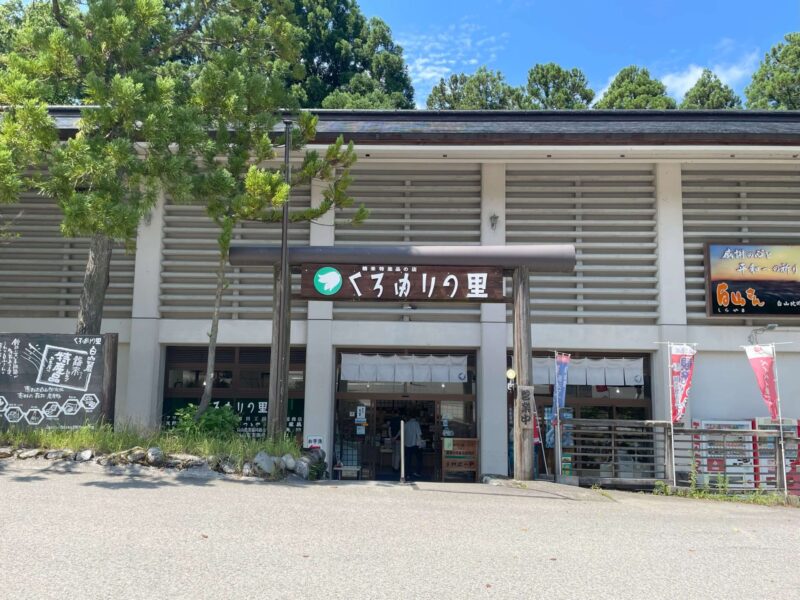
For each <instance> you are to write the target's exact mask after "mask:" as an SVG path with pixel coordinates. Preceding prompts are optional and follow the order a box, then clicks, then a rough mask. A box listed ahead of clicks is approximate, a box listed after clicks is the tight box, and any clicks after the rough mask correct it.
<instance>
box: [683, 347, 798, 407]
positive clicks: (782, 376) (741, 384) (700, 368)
mask: <svg viewBox="0 0 800 600" xmlns="http://www.w3.org/2000/svg"><path fill="white" fill-rule="evenodd" d="M778 383H779V387H780V390H779V391H780V397H781V405H782V407H783V416H784V417H785V418H795V419H797V418H800V354H797V353H791V354H790V353H785V352H784V353H781V346H778ZM689 411H690V415H691V418H692V419H693V420H699V419H752V418H755V417H768V416H769V412H768V411H767V406H766V404H764V401H763V400H762V399H761V392H760V391H759V390H758V385H757V384H756V378H755V376H754V374H753V371H752V369H751V368H750V363H748V361H747V356H746V355H745V353H744V351H743V350H739V351H738V352H703V351H700V352H698V353H697V360H696V362H695V370H694V384H693V385H692V389H691V391H690V392H689Z"/></svg>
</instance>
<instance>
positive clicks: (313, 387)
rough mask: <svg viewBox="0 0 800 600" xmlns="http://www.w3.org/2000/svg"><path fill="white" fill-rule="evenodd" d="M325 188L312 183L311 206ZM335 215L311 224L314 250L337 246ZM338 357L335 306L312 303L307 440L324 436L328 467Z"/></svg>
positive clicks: (308, 334)
mask: <svg viewBox="0 0 800 600" xmlns="http://www.w3.org/2000/svg"><path fill="white" fill-rule="evenodd" d="M324 189H325V184H324V183H323V182H321V181H316V180H315V181H312V182H311V205H312V206H314V207H316V206H319V205H320V202H322V199H323V198H322V193H323V191H324ZM333 225H334V220H333V211H329V212H328V213H327V214H325V215H323V216H322V217H320V218H319V219H317V220H316V222H312V223H311V231H310V244H311V245H312V246H333V245H334V227H333ZM335 361H336V353H335V349H334V343H333V302H323V301H317V300H311V301H309V303H308V323H307V335H306V372H305V405H304V416H303V438H304V439H305V437H306V436H309V435H313V436H318V435H321V436H323V437H324V448H323V449H324V450H325V453H326V455H327V457H328V458H327V461H328V465H329V466H332V459H333V417H334V414H333V411H334V393H335V385H336V380H335V379H336V372H335V368H336V362H335Z"/></svg>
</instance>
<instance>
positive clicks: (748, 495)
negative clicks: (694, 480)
mask: <svg viewBox="0 0 800 600" xmlns="http://www.w3.org/2000/svg"><path fill="white" fill-rule="evenodd" d="M653 494H655V495H657V496H676V497H678V498H695V499H700V500H717V501H719V502H741V503H743V504H760V505H762V506H795V507H800V498H798V497H797V496H789V497H788V498H787V497H785V496H784V495H783V494H782V493H781V492H765V491H761V490H755V491H753V492H745V493H738V494H737V493H730V491H729V490H728V489H727V488H724V490H716V489H710V488H708V487H703V488H697V487H691V486H690V487H688V488H673V487H670V486H669V485H667V484H666V483H664V482H663V481H656V483H655V487H654V488H653Z"/></svg>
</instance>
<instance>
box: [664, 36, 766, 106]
mask: <svg viewBox="0 0 800 600" xmlns="http://www.w3.org/2000/svg"><path fill="white" fill-rule="evenodd" d="M732 43H733V42H732V41H731V40H729V39H724V40H722V41H721V42H720V44H718V46H721V47H722V48H725V49H728V48H730V47H731V45H732ZM758 57H759V54H758V50H754V51H752V52H748V53H746V54H744V55H742V56H741V57H740V58H739V59H738V60H736V61H734V62H717V63H715V64H712V65H710V66H709V67H708V68H709V69H710V70H711V71H713V72H714V74H715V75H716V76H717V77H719V78H720V80H721V81H722V83H724V84H726V85H729V86H730V87H732V88H734V89H740V88H741V85H742V84H743V83H744V82H745V81H746V80H747V78H748V77H750V76H751V75H752V74H753V72H755V70H756V68H757V66H758ZM702 74H703V67H701V66H699V65H696V64H690V65H689V66H688V67H686V68H685V69H683V70H681V71H675V72H672V73H667V74H666V75H664V76H663V77H661V81H662V83H663V84H664V85H666V86H667V92H668V93H669V95H670V96H672V97H674V98H675V99H677V100H681V99H682V98H683V96H684V95H686V92H688V91H689V90H690V89H691V88H692V86H693V85H694V84H695V83H697V80H698V79H699V78H700V75H702Z"/></svg>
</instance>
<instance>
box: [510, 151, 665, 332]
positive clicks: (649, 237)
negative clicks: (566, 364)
mask: <svg viewBox="0 0 800 600" xmlns="http://www.w3.org/2000/svg"><path fill="white" fill-rule="evenodd" d="M654 186H655V182H654V175H653V169H652V166H651V165H632V166H626V167H624V168H621V167H619V166H590V165H563V166H541V167H540V166H525V167H522V166H517V165H508V168H507V170H506V241H507V243H508V244H529V243H553V244H555V243H566V244H574V245H575V249H576V253H577V256H576V258H577V265H576V268H575V272H574V273H565V274H546V275H545V274H537V275H533V276H531V314H532V315H533V318H534V319H536V320H540V321H547V322H550V323H621V324H622V323H624V324H652V323H655V322H656V321H657V319H658V292H657V283H658V277H657V267H656V254H657V244H656V204H655V187H654Z"/></svg>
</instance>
